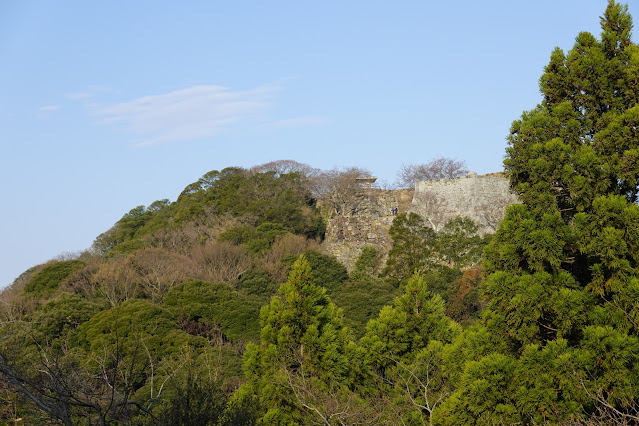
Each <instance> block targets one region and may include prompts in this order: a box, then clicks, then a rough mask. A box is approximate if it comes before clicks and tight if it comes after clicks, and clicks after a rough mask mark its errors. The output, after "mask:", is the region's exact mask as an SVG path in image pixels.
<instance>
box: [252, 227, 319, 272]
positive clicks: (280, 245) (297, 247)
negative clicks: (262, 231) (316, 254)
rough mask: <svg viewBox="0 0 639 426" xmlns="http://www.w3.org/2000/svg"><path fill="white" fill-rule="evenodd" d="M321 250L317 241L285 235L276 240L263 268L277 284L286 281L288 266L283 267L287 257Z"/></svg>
mask: <svg viewBox="0 0 639 426" xmlns="http://www.w3.org/2000/svg"><path fill="white" fill-rule="evenodd" d="M309 249H310V250H319V244H318V243H317V241H315V240H309V239H308V238H306V237H303V236H301V235H295V234H284V235H282V236H281V237H279V238H278V239H276V240H275V242H274V243H273V245H272V246H271V249H270V250H269V251H268V252H267V253H266V255H265V256H264V259H263V262H264V263H263V268H264V270H266V271H267V272H268V273H269V274H271V276H272V277H273V278H274V279H275V281H276V282H283V281H285V280H286V276H287V271H288V266H284V265H282V262H281V261H282V259H284V258H285V257H287V256H296V257H297V256H299V255H300V254H302V253H304V252H305V251H306V250H309Z"/></svg>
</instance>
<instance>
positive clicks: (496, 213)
mask: <svg viewBox="0 0 639 426" xmlns="http://www.w3.org/2000/svg"><path fill="white" fill-rule="evenodd" d="M514 202H517V197H516V196H515V195H514V194H512V193H511V192H510V187H509V182H508V179H506V178H505V177H502V176H500V175H498V174H491V175H483V176H477V174H475V173H471V174H469V175H468V176H464V177H461V178H456V179H442V180H437V181H425V182H418V183H417V184H416V185H415V190H407V189H403V190H381V189H375V188H362V190H361V192H360V193H358V194H356V195H355V196H353V197H352V203H353V207H352V208H351V209H348V210H349V211H350V212H351V213H350V214H349V215H337V214H334V215H333V216H332V217H331V218H330V219H329V221H328V224H327V228H326V238H325V240H324V244H323V250H324V252H325V253H326V254H329V255H333V256H335V257H336V258H337V259H338V260H339V261H340V262H342V263H343V264H344V265H346V268H347V269H348V270H349V271H351V270H352V269H353V267H354V265H355V261H356V260H357V258H358V257H359V255H360V253H361V251H362V248H363V247H365V246H372V247H374V248H375V249H377V251H378V252H380V253H381V254H382V256H383V258H382V260H383V261H385V260H386V259H385V258H386V256H387V254H388V251H389V250H390V249H391V247H392V240H391V238H390V236H389V234H388V230H389V229H390V226H391V224H392V222H393V217H394V215H393V213H392V211H393V210H392V209H395V208H396V209H398V212H399V213H402V212H413V213H417V214H419V215H420V216H421V217H422V218H423V219H424V220H425V221H426V222H427V223H430V225H431V226H432V227H433V229H435V230H436V231H438V230H439V229H440V228H441V227H442V226H443V225H444V224H445V223H446V221H448V220H449V219H452V218H454V217H457V216H468V217H470V218H471V219H472V220H473V221H475V223H477V225H478V226H479V233H480V234H481V235H484V234H487V233H492V232H495V230H496V229H497V227H498V226H499V223H500V222H501V220H502V219H503V217H504V212H505V209H506V207H508V206H509V205H510V204H512V203H514Z"/></svg>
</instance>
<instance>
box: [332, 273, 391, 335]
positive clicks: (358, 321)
mask: <svg viewBox="0 0 639 426" xmlns="http://www.w3.org/2000/svg"><path fill="white" fill-rule="evenodd" d="M396 295H397V289H396V288H395V287H394V286H392V285H391V284H389V283H388V282H387V281H385V280H382V279H379V278H370V277H369V278H361V279H359V280H357V281H355V280H351V281H347V282H346V283H344V284H343V285H341V286H340V287H339V288H338V289H337V290H335V291H334V292H333V293H331V299H332V300H333V301H334V302H335V304H336V305H337V306H338V307H339V308H340V309H342V311H343V312H344V324H346V325H347V326H348V328H349V329H351V330H352V331H353V334H354V335H355V337H361V336H362V335H363V334H364V332H365V331H366V324H367V323H368V321H370V320H372V319H374V318H376V317H377V315H378V314H379V311H380V310H381V309H382V308H383V307H384V306H386V305H389V304H391V303H392V301H393V298H394V297H395V296H396Z"/></svg>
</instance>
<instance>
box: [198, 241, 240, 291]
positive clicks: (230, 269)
mask: <svg viewBox="0 0 639 426" xmlns="http://www.w3.org/2000/svg"><path fill="white" fill-rule="evenodd" d="M190 257H191V259H192V260H193V261H194V262H195V264H196V266H197V267H198V269H199V270H200V271H201V272H202V273H203V275H204V278H206V279H208V280H211V281H222V282H229V281H233V280H236V279H237V278H238V277H239V276H240V275H241V274H242V272H244V271H246V270H247V269H248V268H250V267H251V265H252V263H253V261H252V259H251V256H250V255H249V253H248V251H247V250H246V248H244V247H242V246H236V245H233V244H231V243H228V242H217V241H207V242H206V243H204V244H200V245H196V246H195V247H193V250H192V251H191V256H190Z"/></svg>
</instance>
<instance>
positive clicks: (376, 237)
mask: <svg viewBox="0 0 639 426" xmlns="http://www.w3.org/2000/svg"><path fill="white" fill-rule="evenodd" d="M413 192H414V191H413V190H412V189H404V190H382V189H376V188H362V191H361V192H360V193H359V194H357V195H356V196H355V197H353V200H352V203H353V208H352V209H349V212H350V214H348V215H336V214H333V215H332V217H331V218H330V219H329V220H328V223H327V226H326V235H325V239H324V244H323V251H324V253H326V254H329V255H332V256H335V257H336V258H337V259H338V260H339V261H340V262H341V263H342V264H344V265H345V266H346V268H347V269H348V271H349V272H350V271H352V270H353V267H354V266H355V261H357V258H358V257H359V255H360V253H361V252H362V248H363V247H365V246H372V247H374V248H375V249H377V251H378V252H379V253H381V254H382V259H381V260H382V264H383V263H384V262H385V261H386V256H387V254H388V251H389V250H390V249H391V247H392V241H391V238H390V236H389V234H388V230H389V229H390V226H391V224H392V223H393V217H394V216H393V214H392V213H391V212H392V209H394V208H396V209H398V211H399V212H406V211H408V209H409V208H410V206H411V203H412V199H413Z"/></svg>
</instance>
